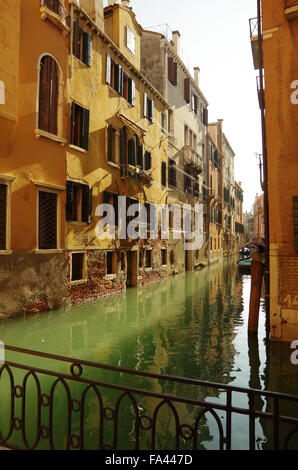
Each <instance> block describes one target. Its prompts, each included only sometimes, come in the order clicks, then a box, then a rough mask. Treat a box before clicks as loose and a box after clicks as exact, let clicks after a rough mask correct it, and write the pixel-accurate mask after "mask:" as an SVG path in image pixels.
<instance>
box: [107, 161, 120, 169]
mask: <svg viewBox="0 0 298 470" xmlns="http://www.w3.org/2000/svg"><path fill="white" fill-rule="evenodd" d="M107 164H108V165H110V166H112V167H113V168H117V170H120V165H117V163H113V162H109V161H107Z"/></svg>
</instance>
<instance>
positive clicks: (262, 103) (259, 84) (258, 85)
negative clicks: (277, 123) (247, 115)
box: [256, 77, 265, 109]
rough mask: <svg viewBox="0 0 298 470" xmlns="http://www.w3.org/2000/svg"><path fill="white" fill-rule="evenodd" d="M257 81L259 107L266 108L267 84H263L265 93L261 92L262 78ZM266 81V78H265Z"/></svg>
mask: <svg viewBox="0 0 298 470" xmlns="http://www.w3.org/2000/svg"><path fill="white" fill-rule="evenodd" d="M256 79H257V90H258V98H259V105H260V109H264V108H265V84H264V82H263V93H262V91H261V77H256ZM263 80H264V77H263ZM262 94H263V99H262Z"/></svg>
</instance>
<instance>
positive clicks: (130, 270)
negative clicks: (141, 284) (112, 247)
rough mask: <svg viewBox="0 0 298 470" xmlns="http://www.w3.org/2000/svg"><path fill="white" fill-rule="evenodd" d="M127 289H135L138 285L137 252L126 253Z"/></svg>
mask: <svg viewBox="0 0 298 470" xmlns="http://www.w3.org/2000/svg"><path fill="white" fill-rule="evenodd" d="M126 285H127V287H137V285H138V252H137V251H128V252H127V279H126Z"/></svg>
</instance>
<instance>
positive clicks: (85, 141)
mask: <svg viewBox="0 0 298 470" xmlns="http://www.w3.org/2000/svg"><path fill="white" fill-rule="evenodd" d="M89 124H90V111H89V109H84V110H83V142H82V144H83V149H85V150H88V149H89Z"/></svg>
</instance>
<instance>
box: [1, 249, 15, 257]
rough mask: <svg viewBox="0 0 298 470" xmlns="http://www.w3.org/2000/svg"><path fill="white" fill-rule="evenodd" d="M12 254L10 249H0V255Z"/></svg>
mask: <svg viewBox="0 0 298 470" xmlns="http://www.w3.org/2000/svg"><path fill="white" fill-rule="evenodd" d="M12 254H13V251H12V250H0V256H8V255H12Z"/></svg>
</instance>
